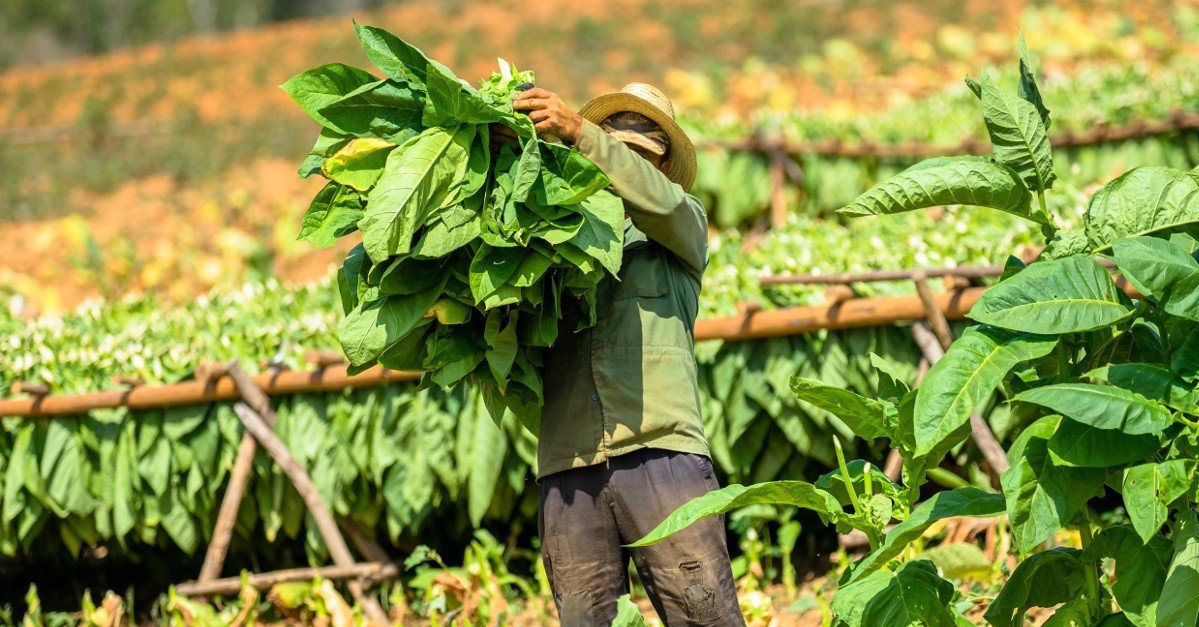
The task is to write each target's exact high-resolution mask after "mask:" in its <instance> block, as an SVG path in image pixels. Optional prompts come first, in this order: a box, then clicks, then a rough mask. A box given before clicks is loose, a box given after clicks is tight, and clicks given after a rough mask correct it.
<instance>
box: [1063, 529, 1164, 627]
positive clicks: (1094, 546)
mask: <svg viewBox="0 0 1199 627" xmlns="http://www.w3.org/2000/svg"><path fill="white" fill-rule="evenodd" d="M1172 553H1173V549H1172V547H1171V546H1170V541H1169V540H1167V539H1166V538H1164V537H1162V536H1155V537H1152V538H1148V539H1145V540H1144V541H1142V539H1141V538H1140V537H1138V535H1137V533H1136V532H1135V531H1134V530H1133V529H1132V528H1131V527H1129V526H1128V525H1117V526H1115V527H1108V528H1107V529H1104V530H1103V532H1102V533H1100V534H1099V535H1098V536H1096V537H1095V539H1094V541H1092V542H1091V544H1090V546H1088V547H1087V549H1086V551H1085V552H1084V553H1083V561H1085V562H1095V561H1098V560H1099V559H1100V558H1102V557H1110V558H1112V559H1113V560H1115V563H1116V572H1115V578H1116V580H1115V583H1113V584H1112V586H1111V590H1112V596H1113V597H1115V599H1116V602H1117V603H1119V604H1120V609H1122V610H1124V615H1125V617H1126V618H1127V619H1128V621H1129V622H1130V623H1132V624H1133V625H1137V626H1138V627H1155V625H1156V624H1157V623H1156V621H1155V616H1154V614H1155V613H1156V611H1157V603H1158V598H1159V597H1160V596H1161V593H1162V584H1163V583H1165V581H1166V569H1167V568H1168V567H1169V565H1170V555H1171V554H1172Z"/></svg>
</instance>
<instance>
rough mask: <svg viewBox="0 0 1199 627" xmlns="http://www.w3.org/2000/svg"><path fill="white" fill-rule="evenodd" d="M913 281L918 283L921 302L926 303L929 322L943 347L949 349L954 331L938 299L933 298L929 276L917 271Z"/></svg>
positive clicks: (917, 290)
mask: <svg viewBox="0 0 1199 627" xmlns="http://www.w3.org/2000/svg"><path fill="white" fill-rule="evenodd" d="M912 282H913V283H915V284H916V294H917V295H919V296H920V302H922V303H924V312H925V313H926V314H928V323H929V325H931V326H932V328H933V333H935V334H936V336H937V340H938V341H939V342H941V348H943V349H945V350H949V345H950V344H953V331H951V330H950V329H949V322H948V321H947V320H946V319H945V314H944V313H942V311H941V308H940V307H939V306H938V305H937V301H936V300H934V299H933V292H932V290H930V289H928V277H927V276H925V274H924V273H923V272H917V273H916V274H915V276H913V277H912Z"/></svg>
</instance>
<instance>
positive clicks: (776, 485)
mask: <svg viewBox="0 0 1199 627" xmlns="http://www.w3.org/2000/svg"><path fill="white" fill-rule="evenodd" d="M1020 43H1021V45H1020V50H1021V54H1020V73H1019V75H1020V80H1019V86H1018V89H1017V91H1016V93H1015V94H1012V93H1009V92H1007V91H1005V90H1003V89H1001V88H1000V86H999V85H997V84H996V83H995V82H994V81H992V80H991V79H989V78H987V77H986V76H983V77H982V78H980V79H979V80H973V79H967V83H968V84H969V85H970V88H971V90H972V91H973V92H974V94H975V95H976V96H977V97H978V99H979V100H980V102H981V104H982V109H983V119H984V121H985V124H986V128H987V132H988V134H989V135H990V138H991V142H992V145H993V147H994V153H993V156H992V157H989V158H983V157H943V158H935V159H929V160H927V161H924V162H922V163H919V164H916V165H915V166H913V167H911V168H909V169H908V170H905V171H904V172H902V173H900V174H898V175H896V176H894V177H892V178H890V179H887V180H885V181H882V182H880V183H879V184H878V185H876V186H874V187H873V188H871V189H870V190H868V191H867V192H865V193H864V194H862V195H861V196H859V197H858V198H857V199H856V200H854V201H853V202H852V203H850V204H849V205H848V206H846V207H845V208H844V209H842V213H844V214H846V215H850V216H867V215H885V214H894V213H899V212H904V211H912V210H917V209H922V208H927V207H932V206H938V205H946V204H961V205H970V206H979V207H986V208H991V209H998V210H1001V211H1006V212H1008V213H1012V214H1015V215H1017V216H1020V217H1022V218H1026V219H1028V220H1031V221H1032V222H1034V223H1035V224H1037V225H1039V227H1040V228H1041V231H1042V233H1043V234H1044V236H1045V238H1046V242H1047V247H1046V249H1045V251H1044V252H1043V253H1042V255H1041V256H1040V258H1039V259H1038V260H1037V261H1035V262H1033V263H1031V264H1029V265H1028V266H1027V267H1026V266H1024V264H1022V263H1021V262H1019V261H1018V260H1016V259H1015V258H1012V259H1010V260H1009V262H1008V266H1007V270H1006V271H1005V273H1004V276H1003V278H1002V280H1001V282H1000V283H999V284H997V285H996V286H995V287H993V288H991V289H989V290H987V291H986V292H985V293H984V294H983V295H982V297H981V298H980V300H979V301H978V303H977V304H976V305H975V306H974V307H973V309H972V310H971V312H970V317H971V318H972V319H974V320H975V321H976V322H978V323H979V324H977V325H975V326H973V327H970V328H969V329H967V330H966V331H965V332H964V333H963V334H962V336H961V337H960V338H959V339H958V340H957V341H956V342H954V344H953V345H952V346H951V347H950V348H949V350H948V351H947V352H946V354H945V356H944V358H943V359H941V360H940V361H939V362H937V363H936V364H935V365H934V366H933V367H932V368H931V369H930V370H929V372H928V373H927V375H926V376H925V377H924V379H923V382H922V383H921V385H920V386H919V387H918V388H917V389H914V390H913V389H909V387H908V386H907V384H906V383H905V382H904V380H903V379H902V378H901V377H900V376H899V375H898V373H897V372H896V371H895V369H894V368H893V367H892V366H891V365H890V364H888V363H887V362H886V361H884V360H882V359H874V365H875V367H876V368H877V369H878V377H879V386H878V387H879V393H878V394H877V396H876V397H874V398H866V397H863V396H860V395H858V394H855V393H853V392H850V391H848V390H845V389H841V388H840V387H839V386H835V385H829V384H826V383H822V382H820V381H815V380H811V379H806V378H802V377H796V378H793V379H792V380H791V386H792V390H793V392H794V393H795V395H796V396H797V397H798V398H799V399H801V400H803V401H805V402H807V403H810V404H811V405H814V406H815V407H818V408H821V409H824V410H826V411H828V412H830V413H831V414H833V415H835V416H836V417H837V418H839V419H840V420H841V421H842V422H844V423H845V424H846V425H847V426H848V427H849V428H851V429H852V430H853V432H854V433H855V434H857V435H858V436H859V437H861V438H863V439H866V440H874V439H878V438H885V439H887V440H889V441H890V444H891V446H893V447H894V448H896V449H897V450H898V451H899V452H900V454H901V455H902V457H903V467H902V478H901V481H900V482H899V483H894V482H892V481H891V480H890V479H889V478H888V477H887V476H886V475H885V474H883V473H882V472H880V471H879V470H878V469H876V468H873V467H871V466H870V465H869V464H867V463H865V462H862V461H860V460H855V461H849V462H846V461H845V459H844V456H842V455H840V452H839V451H838V466H839V467H838V468H837V469H836V470H834V471H832V472H830V473H828V474H826V475H824V476H823V477H821V478H820V479H818V480H817V481H816V482H814V483H807V482H802V481H774V482H769V483H762V484H757V485H751V486H748V487H747V486H742V485H731V486H728V487H726V488H724V489H722V490H718V491H716V492H712V493H710V494H708V495H705V496H703V497H700V498H698V499H695V500H693V501H691V502H690V503H688V504H686V505H684V506H683V507H681V508H680V509H679V510H677V511H676V512H674V513H673V514H671V516H670V517H668V518H667V520H665V521H664V522H663V523H662V524H661V525H660V526H659V527H658V528H657V529H655V530H653V531H652V532H651V533H650V534H649V535H647V536H646V537H645V538H643V539H642V540H640V541H639V542H638V543H637V544H636V545H635V546H642V545H647V544H651V543H653V542H657V541H659V540H661V539H663V538H665V537H666V536H668V535H670V534H671V533H673V532H675V531H677V530H678V529H681V528H682V527H684V526H686V525H687V524H690V523H691V522H693V521H694V520H696V519H697V518H699V517H702V516H707V515H713V514H718V513H722V512H725V511H728V510H730V509H733V508H735V507H740V506H743V505H749V504H756V503H774V504H786V505H794V506H798V507H802V508H807V509H811V510H814V511H816V512H817V513H818V514H819V515H820V516H821V517H822V519H823V520H825V521H827V522H828V523H830V524H834V525H836V526H837V528H838V529H839V530H841V531H848V530H850V529H859V530H861V531H862V532H864V533H865V535H866V536H867V538H868V540H869V543H870V552H869V553H868V554H867V555H866V556H865V557H863V558H861V559H860V560H858V561H857V562H855V563H854V564H852V565H851V566H849V567H848V568H847V569H846V570H845V572H844V574H843V576H842V577H841V580H840V588H839V591H838V592H837V594H836V597H835V598H834V600H833V603H832V609H833V611H834V614H835V615H836V619H837V621H838V622H839V623H840V624H843V625H852V626H857V625H870V626H878V625H910V624H927V625H953V624H968V621H967V619H966V618H965V617H964V616H963V615H962V613H961V612H960V609H961V605H960V604H959V603H957V601H959V594H958V591H957V588H956V586H955V585H954V584H953V583H951V582H950V581H948V580H947V579H945V578H944V576H943V574H942V573H941V572H939V570H938V568H937V567H936V566H935V565H934V564H933V562H931V561H929V560H926V559H905V558H904V555H905V548H906V547H907V546H908V545H909V544H910V543H912V542H913V541H915V540H917V539H918V538H920V537H921V536H922V534H923V533H924V532H925V531H926V530H928V529H929V528H930V526H931V525H932V524H933V523H935V522H937V521H940V520H944V519H946V518H950V517H957V516H972V517H994V516H1000V515H1004V514H1006V516H1007V519H1008V524H1009V525H1010V527H1011V532H1012V536H1013V540H1014V549H1015V550H1016V551H1017V552H1018V553H1019V555H1020V557H1021V558H1022V559H1021V560H1020V561H1019V563H1018V566H1017V567H1016V568H1015V570H1014V571H1012V572H1011V573H1010V574H1009V575H1008V578H1007V582H1006V584H1005V586H1004V587H1003V589H1002V590H1001V591H1000V592H999V594H998V595H997V596H996V597H995V598H994V599H992V600H991V601H990V603H989V607H988V609H987V612H986V615H985V618H986V620H987V621H988V622H989V623H991V624H993V625H1001V626H1007V625H1021V624H1023V621H1024V616H1025V614H1026V612H1027V611H1028V609H1029V608H1032V607H1045V608H1053V607H1056V608H1057V609H1056V611H1055V612H1054V613H1053V616H1052V618H1051V619H1050V621H1051V623H1052V624H1057V625H1097V624H1102V625H1128V624H1132V625H1138V626H1150V625H1195V624H1196V621H1197V618H1199V524H1197V520H1196V514H1195V509H1194V505H1195V503H1196V502H1199V477H1197V476H1196V466H1197V465H1199V458H1197V454H1199V392H1197V391H1196V381H1197V380H1199V252H1197V249H1199V243H1197V241H1196V239H1195V237H1194V235H1195V233H1196V231H1199V171H1196V170H1192V171H1190V172H1186V171H1182V170H1176V169H1172V168H1165V167H1140V168H1136V169H1133V170H1131V171H1129V172H1127V173H1125V174H1124V175H1122V176H1120V177H1118V178H1116V179H1115V180H1113V181H1111V182H1110V183H1108V184H1107V185H1105V186H1104V187H1102V188H1101V189H1099V190H1098V191H1097V192H1095V194H1094V195H1093V196H1091V198H1090V202H1089V205H1088V208H1087V211H1086V215H1085V219H1084V225H1083V228H1082V229H1079V230H1073V231H1061V230H1059V229H1058V228H1057V227H1056V220H1055V216H1054V215H1052V214H1051V213H1050V212H1049V211H1048V210H1047V208H1046V207H1047V204H1046V202H1045V196H1046V193H1047V192H1048V191H1049V190H1050V189H1051V188H1052V186H1053V183H1054V181H1055V179H1056V175H1055V173H1054V164H1053V155H1052V151H1051V147H1050V145H1049V141H1048V137H1047V132H1046V129H1047V128H1048V126H1049V124H1050V112H1049V110H1048V108H1047V107H1046V106H1045V104H1044V102H1043V101H1042V99H1041V96H1040V92H1039V90H1038V88H1037V85H1036V82H1035V80H1034V77H1033V72H1032V69H1031V65H1030V63H1029V61H1028V54H1027V52H1026V50H1025V47H1024V42H1023V40H1022V41H1021V42H1020ZM1103 262H1108V264H1109V265H1110V267H1105V265H1103ZM1112 272H1117V273H1119V275H1122V276H1123V278H1124V279H1125V280H1126V281H1127V283H1128V285H1129V286H1131V287H1132V288H1134V289H1133V290H1123V289H1121V287H1120V285H1119V284H1118V283H1117V282H1116V281H1114V280H1113V278H1112ZM996 390H999V391H1001V392H1002V394H1004V395H1005V396H1006V397H1007V398H1008V400H1009V401H1010V402H1011V403H1013V404H1019V405H1022V406H1024V407H1025V408H1027V409H1029V410H1031V412H1032V413H1031V414H1030V415H1031V416H1032V417H1033V418H1032V420H1031V421H1029V422H1027V423H1026V424H1024V425H1023V426H1022V428H1021V429H1020V430H1019V434H1018V435H1017V437H1015V439H1014V441H1013V442H1012V444H1011V446H1010V448H1009V449H1008V451H1007V457H1008V461H1009V462H1010V468H1009V469H1008V470H1006V471H1005V472H1004V473H1003V474H1002V476H1001V478H1000V484H1001V488H1002V489H1001V492H999V493H990V492H987V491H984V490H981V489H979V488H975V487H961V488H957V489H953V490H949V491H944V492H940V493H937V494H935V495H933V496H932V497H931V498H929V499H928V500H926V501H923V502H918V497H919V495H920V491H921V489H922V488H923V487H924V484H925V482H926V480H927V477H928V473H929V472H930V470H932V469H934V468H937V466H938V464H939V463H940V461H941V459H942V457H944V456H945V454H946V453H947V452H949V451H951V450H953V449H955V448H956V447H958V446H959V445H961V444H962V443H963V442H964V441H965V440H966V439H967V437H969V434H970V425H969V420H970V415H971V413H972V412H974V411H975V410H976V408H977V407H978V406H979V405H980V404H981V403H982V402H983V401H985V400H986V399H988V398H990V397H991V396H992V395H993V394H994V393H995V391H996ZM1116 495H1118V499H1119V501H1118V502H1122V503H1123V508H1124V510H1125V515H1126V518H1127V521H1128V522H1119V523H1114V524H1104V523H1101V522H1099V521H1098V519H1097V517H1096V516H1095V515H1094V511H1093V510H1095V509H1096V508H1098V507H1101V506H1107V505H1106V504H1110V503H1112V502H1117V501H1116V499H1115V498H1104V500H1103V501H1102V503H1101V502H1100V501H1099V499H1100V498H1101V497H1109V496H1110V497H1115V496H1116ZM1115 520H1119V518H1118V517H1117V518H1116V519H1115ZM892 523H895V524H894V526H892ZM1064 529H1069V530H1075V531H1077V533H1078V537H1079V539H1080V542H1079V543H1080V545H1081V546H1080V547H1072V546H1057V547H1054V548H1046V547H1047V544H1049V543H1050V541H1051V540H1053V539H1054V538H1055V536H1057V535H1058V533H1059V532H1060V531H1062V530H1064ZM966 605H969V604H966ZM1047 624H1049V623H1047Z"/></svg>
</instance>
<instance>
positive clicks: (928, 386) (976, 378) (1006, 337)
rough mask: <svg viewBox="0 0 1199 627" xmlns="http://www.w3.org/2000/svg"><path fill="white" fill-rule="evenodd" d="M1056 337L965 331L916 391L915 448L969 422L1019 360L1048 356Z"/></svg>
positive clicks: (929, 445) (924, 448) (922, 450)
mask: <svg viewBox="0 0 1199 627" xmlns="http://www.w3.org/2000/svg"><path fill="white" fill-rule="evenodd" d="M1056 345H1057V339H1056V338H1052V337H1049V336H1045V335H1035V334H1033V333H1020V332H1013V331H1005V330H1003V329H997V328H993V327H987V326H980V327H972V328H970V329H967V330H966V332H965V333H964V334H962V337H961V338H959V339H958V340H957V341H956V342H954V343H953V344H952V345H951V346H950V347H949V350H948V351H946V353H945V356H944V357H942V358H941V360H940V361H938V362H937V363H936V364H934V365H933V367H932V368H931V369H930V370H929V371H928V374H927V375H926V376H925V378H924V382H923V384H922V385H921V386H920V388H919V390H918V391H917V393H916V407H915V415H914V421H915V422H914V426H915V432H914V436H915V451H916V454H917V455H925V454H927V453H928V452H930V451H932V450H933V449H934V448H935V447H936V446H937V444H939V443H940V442H941V441H942V440H943V439H945V438H946V437H947V436H949V434H951V433H953V432H954V431H956V430H957V429H958V427H960V426H962V425H963V424H965V423H966V422H968V421H969V420H970V414H972V413H973V412H974V411H975V410H976V409H977V408H978V406H979V404H980V403H982V402H983V401H984V400H986V399H987V398H988V397H990V396H991V394H992V393H993V392H994V391H995V388H996V387H998V386H999V384H1000V383H1001V382H1002V381H1003V378H1004V377H1005V376H1006V375H1007V373H1008V372H1009V371H1011V369H1012V368H1013V367H1015V366H1016V365H1017V364H1020V363H1022V362H1025V361H1029V360H1031V359H1037V358H1039V357H1042V356H1044V355H1047V354H1049V352H1050V351H1051V350H1053V347H1054V346H1056Z"/></svg>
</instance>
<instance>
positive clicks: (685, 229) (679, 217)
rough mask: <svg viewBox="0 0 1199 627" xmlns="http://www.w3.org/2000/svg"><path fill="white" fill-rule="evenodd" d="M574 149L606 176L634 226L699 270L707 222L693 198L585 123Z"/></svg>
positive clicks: (703, 260) (705, 248)
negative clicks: (623, 203) (622, 200)
mask: <svg viewBox="0 0 1199 627" xmlns="http://www.w3.org/2000/svg"><path fill="white" fill-rule="evenodd" d="M575 147H576V148H578V150H579V152H580V153H582V154H583V156H584V157H587V158H588V159H589V160H591V162H592V163H594V164H596V165H598V166H599V167H600V169H601V170H603V171H604V174H607V175H608V178H609V179H610V180H611V181H612V189H613V191H615V192H616V194H617V195H618V196H620V197H621V198H622V199H624V201H625V203H626V205H625V206H626V208H627V209H628V212H629V218H631V219H632V220H633V225H634V226H636V227H637V228H638V229H640V230H641V232H643V233H645V235H646V236H647V237H649V238H650V239H652V240H654V241H655V242H658V243H659V244H661V245H663V246H665V247H666V248H667V249H669V250H670V251H671V252H673V253H674V254H675V255H677V256H678V257H679V259H681V260H683V261H684V262H685V263H686V264H687V265H688V266H691V268H692V269H694V270H695V271H696V272H701V273H702V272H703V270H704V266H705V265H706V263H707V251H708V244H707V238H708V220H707V216H706V215H705V214H704V208H703V205H701V204H700V202H699V200H697V199H696V198H695V197H694V196H691V195H689V194H686V193H684V192H683V188H682V187H680V186H679V185H678V184H677V183H674V182H672V181H671V180H670V179H668V178H666V175H665V174H663V173H662V172H661V171H660V170H658V169H657V168H655V167H654V166H653V164H651V163H649V162H648V161H646V160H645V159H643V158H641V156H639V155H638V154H637V153H636V152H633V150H632V149H630V148H629V147H628V146H626V145H624V143H622V142H620V141H619V140H617V139H614V138H612V137H610V136H609V135H608V134H607V133H605V132H604V131H603V130H602V129H600V127H598V126H596V125H595V124H593V123H591V122H588V121H586V120H584V121H583V127H582V129H580V131H579V137H578V140H577V141H576V142H575Z"/></svg>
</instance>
